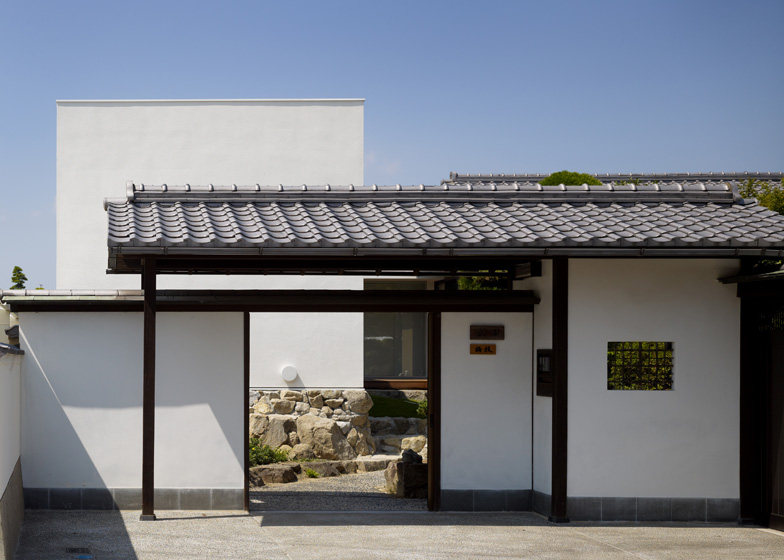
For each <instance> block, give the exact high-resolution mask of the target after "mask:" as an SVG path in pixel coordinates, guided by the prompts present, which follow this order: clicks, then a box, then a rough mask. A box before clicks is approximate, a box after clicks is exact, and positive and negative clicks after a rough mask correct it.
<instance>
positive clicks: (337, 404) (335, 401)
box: [324, 399, 343, 410]
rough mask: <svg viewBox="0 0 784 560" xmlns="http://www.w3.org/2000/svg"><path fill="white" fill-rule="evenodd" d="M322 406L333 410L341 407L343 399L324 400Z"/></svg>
mask: <svg viewBox="0 0 784 560" xmlns="http://www.w3.org/2000/svg"><path fill="white" fill-rule="evenodd" d="M324 404H325V405H327V406H328V407H329V408H331V409H333V410H334V409H336V408H340V407H341V406H342V405H343V399H325V400H324Z"/></svg>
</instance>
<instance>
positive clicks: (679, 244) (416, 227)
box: [105, 181, 784, 256]
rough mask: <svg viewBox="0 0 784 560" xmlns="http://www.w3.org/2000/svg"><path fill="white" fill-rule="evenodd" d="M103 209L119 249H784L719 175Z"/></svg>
mask: <svg viewBox="0 0 784 560" xmlns="http://www.w3.org/2000/svg"><path fill="white" fill-rule="evenodd" d="M105 206H106V209H107V212H108V217H109V239H108V241H109V247H110V249H111V250H113V251H115V252H135V253H148V252H156V251H157V252H161V251H163V250H168V251H176V250H181V251H185V252H187V251H189V250H192V249H196V248H200V249H202V250H208V249H211V250H214V251H219V250H226V249H231V248H235V249H251V248H252V249H258V250H259V252H261V253H264V252H265V251H268V252H270V253H274V252H276V251H279V250H299V249H304V248H314V249H315V248H318V250H319V251H323V250H324V249H330V250H338V249H340V250H354V251H356V250H357V249H370V248H372V249H379V250H382V249H383V250H390V251H391V250H394V249H420V250H422V249H424V250H436V249H450V250H452V249H454V250H459V249H476V250H477V253H483V254H489V252H493V251H495V252H497V251H499V250H503V251H510V250H533V249H537V250H539V249H542V250H547V249H550V248H573V249H574V252H575V253H581V252H585V253H586V254H589V253H590V251H589V250H590V249H618V248H624V249H630V248H646V249H647V248H654V249H656V248H659V249H661V248H679V249H754V250H755V251H754V252H755V254H757V253H760V252H761V251H760V250H761V249H764V250H765V251H762V252H764V253H765V254H768V255H774V256H776V255H782V254H784V253H782V250H784V216H780V215H779V214H776V213H775V212H772V211H770V210H767V209H766V208H764V207H762V206H760V205H758V204H756V202H755V201H753V200H742V199H740V198H739V197H738V196H737V194H736V193H734V192H733V189H732V187H731V186H730V185H728V184H727V183H726V182H722V181H682V182H670V183H661V184H640V185H634V184H628V185H613V184H610V183H607V184H603V185H602V186H592V187H588V186H585V185H583V186H568V187H564V186H558V187H542V186H540V185H538V184H537V183H535V182H513V183H502V184H495V183H478V184H465V183H461V184H452V183H445V184H441V185H435V186H424V185H415V186H399V185H394V186H384V187H381V186H378V187H377V186H364V187H354V186H339V187H337V186H329V185H322V186H291V187H284V186H277V187H263V186H258V185H252V186H242V187H238V186H236V185H232V186H224V187H217V186H212V185H210V186H203V187H196V186H188V185H184V186H167V185H157V186H149V185H133V184H129V186H128V196H127V198H126V199H123V200H107V201H106V204H105ZM703 252H704V251H703ZM172 254H174V253H173V252H172ZM354 254H356V253H354ZM455 254H457V253H455Z"/></svg>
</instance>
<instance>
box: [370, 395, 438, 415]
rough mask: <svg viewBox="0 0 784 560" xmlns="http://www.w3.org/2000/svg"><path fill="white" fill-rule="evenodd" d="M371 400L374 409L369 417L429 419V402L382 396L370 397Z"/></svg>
mask: <svg viewBox="0 0 784 560" xmlns="http://www.w3.org/2000/svg"><path fill="white" fill-rule="evenodd" d="M370 398H371V399H373V408H371V409H370V412H368V416H376V417H378V416H397V417H403V418H426V417H427V401H412V400H409V399H395V398H392V397H382V396H380V395H370Z"/></svg>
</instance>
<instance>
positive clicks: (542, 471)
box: [515, 260, 553, 494]
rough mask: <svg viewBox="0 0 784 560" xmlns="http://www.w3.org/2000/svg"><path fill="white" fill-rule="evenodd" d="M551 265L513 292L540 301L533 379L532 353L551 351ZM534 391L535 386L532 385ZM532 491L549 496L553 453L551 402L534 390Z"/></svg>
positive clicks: (545, 264) (535, 318) (546, 263)
mask: <svg viewBox="0 0 784 560" xmlns="http://www.w3.org/2000/svg"><path fill="white" fill-rule="evenodd" d="M552 271H553V264H552V261H549V260H546V261H542V275H541V276H538V277H534V278H528V279H526V280H524V281H522V282H516V283H515V289H519V290H533V291H534V292H535V293H536V295H538V296H539V299H540V300H541V301H540V302H539V304H538V305H535V306H534V313H533V322H534V348H533V353H532V356H531V358H532V366H531V367H532V371H533V372H534V373H533V375H534V377H536V351H537V350H540V349H548V348H552V347H553V343H552V339H553V321H552V310H553V299H552V294H553V277H552V273H553V272H552ZM534 387H535V385H534ZM533 401H534V430H533V432H534V433H533V459H534V461H533V462H534V488H533V489H534V490H536V491H537V492H542V493H544V494H550V491H551V482H552V449H553V445H552V443H553V436H552V433H553V432H552V426H553V399H552V398H551V397H537V396H536V391H535V390H534V398H533Z"/></svg>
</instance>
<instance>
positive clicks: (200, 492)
mask: <svg viewBox="0 0 784 560" xmlns="http://www.w3.org/2000/svg"><path fill="white" fill-rule="evenodd" d="M24 507H25V508H27V509H73V510H118V509H119V510H123V509H141V508H142V489H141V488H25V489H24ZM155 509H156V510H172V509H174V510H244V509H245V493H244V491H243V490H242V488H156V489H155Z"/></svg>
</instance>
